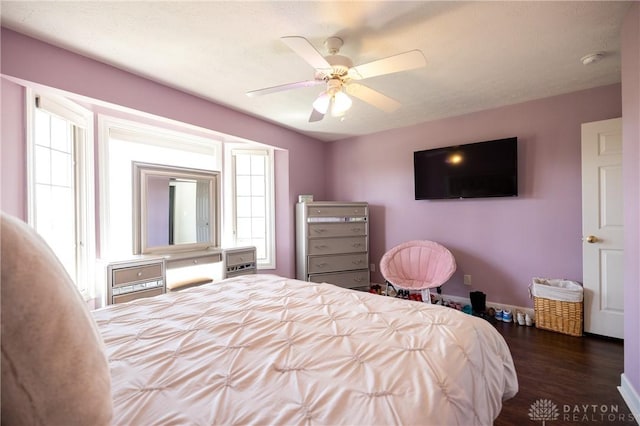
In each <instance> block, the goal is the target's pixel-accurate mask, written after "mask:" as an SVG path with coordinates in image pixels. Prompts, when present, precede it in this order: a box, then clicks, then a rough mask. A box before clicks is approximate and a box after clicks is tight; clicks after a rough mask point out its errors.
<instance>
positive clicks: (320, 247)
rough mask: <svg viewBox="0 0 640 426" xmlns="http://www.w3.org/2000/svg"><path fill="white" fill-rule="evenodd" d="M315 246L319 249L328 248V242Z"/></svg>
mask: <svg viewBox="0 0 640 426" xmlns="http://www.w3.org/2000/svg"><path fill="white" fill-rule="evenodd" d="M314 247H315V248H317V249H326V248H327V246H326V244H320V245H318V246H314Z"/></svg>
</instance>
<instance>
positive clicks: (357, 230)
mask: <svg viewBox="0 0 640 426" xmlns="http://www.w3.org/2000/svg"><path fill="white" fill-rule="evenodd" d="M351 231H352V232H361V231H362V230H361V229H360V228H351Z"/></svg>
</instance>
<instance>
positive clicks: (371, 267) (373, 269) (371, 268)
mask: <svg viewBox="0 0 640 426" xmlns="http://www.w3.org/2000/svg"><path fill="white" fill-rule="evenodd" d="M369 269H370V270H371V272H375V271H376V264H375V263H372V264H370V265H369Z"/></svg>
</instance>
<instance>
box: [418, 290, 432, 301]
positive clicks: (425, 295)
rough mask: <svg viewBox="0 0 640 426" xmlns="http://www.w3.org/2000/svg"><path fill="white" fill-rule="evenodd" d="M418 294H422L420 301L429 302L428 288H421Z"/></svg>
mask: <svg viewBox="0 0 640 426" xmlns="http://www.w3.org/2000/svg"><path fill="white" fill-rule="evenodd" d="M420 294H421V295H422V301H423V302H424V303H431V293H430V292H429V289H428V288H423V289H422V290H420Z"/></svg>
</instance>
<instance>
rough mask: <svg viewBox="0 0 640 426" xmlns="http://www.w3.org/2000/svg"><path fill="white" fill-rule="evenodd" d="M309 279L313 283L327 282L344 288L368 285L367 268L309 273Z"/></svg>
mask: <svg viewBox="0 0 640 426" xmlns="http://www.w3.org/2000/svg"><path fill="white" fill-rule="evenodd" d="M309 281H312V282H314V283H329V284H334V285H337V286H339V287H345V288H353V287H362V286H368V285H369V270H368V269H366V270H361V271H351V272H338V273H334V274H313V275H309Z"/></svg>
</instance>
